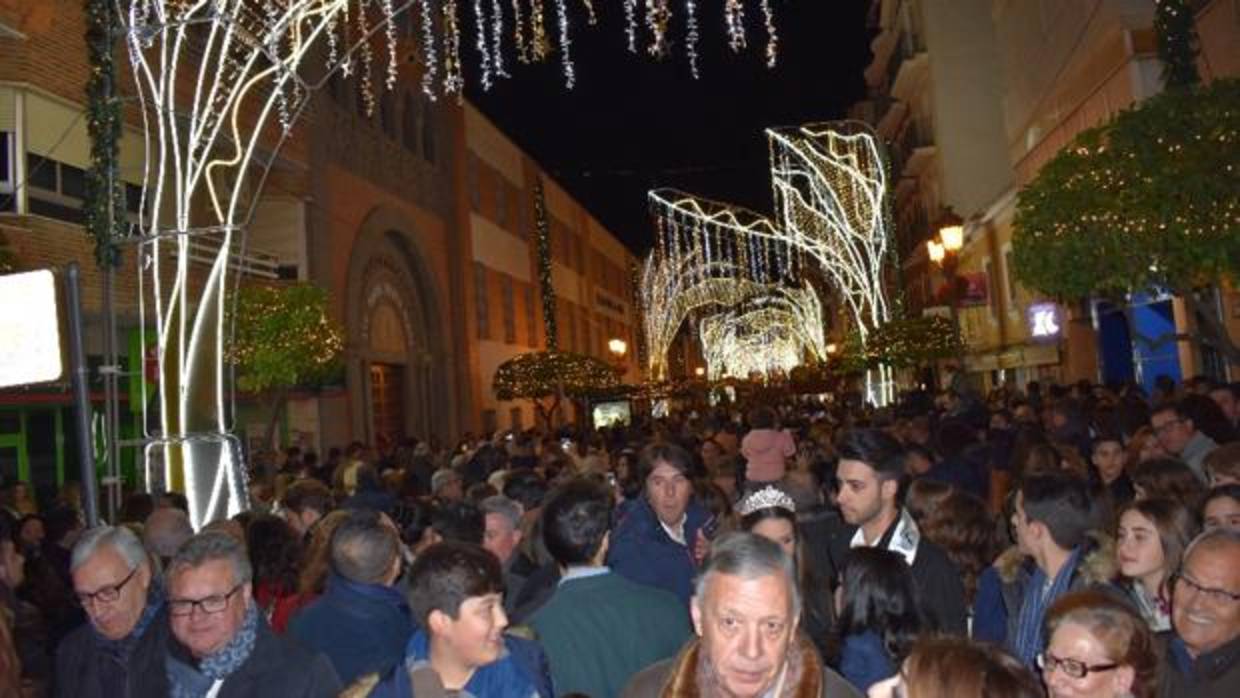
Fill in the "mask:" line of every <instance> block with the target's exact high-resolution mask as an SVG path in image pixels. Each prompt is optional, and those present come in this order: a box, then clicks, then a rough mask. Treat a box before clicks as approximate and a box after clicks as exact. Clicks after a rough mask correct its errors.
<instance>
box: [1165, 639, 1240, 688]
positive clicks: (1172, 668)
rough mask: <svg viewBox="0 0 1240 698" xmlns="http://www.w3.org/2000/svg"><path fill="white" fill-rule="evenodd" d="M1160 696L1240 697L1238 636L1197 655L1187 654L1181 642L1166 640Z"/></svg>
mask: <svg viewBox="0 0 1240 698" xmlns="http://www.w3.org/2000/svg"><path fill="white" fill-rule="evenodd" d="M1158 695H1159V697H1160V698H1179V697H1180V696H1192V697H1193V698H1235V697H1236V696H1240V637H1238V638H1235V639H1234V640H1232V641H1231V642H1229V643H1227V644H1226V645H1223V646H1222V647H1220V648H1218V649H1216V650H1214V651H1213V652H1208V653H1206V654H1203V655H1201V656H1199V657H1197V659H1196V660H1194V659H1193V658H1192V657H1190V656H1189V654H1188V650H1187V649H1185V647H1184V643H1183V642H1181V641H1180V639H1179V638H1172V640H1171V641H1170V642H1168V643H1167V651H1166V655H1165V657H1164V661H1163V669H1162V671H1161V672H1160V675H1159V685H1158Z"/></svg>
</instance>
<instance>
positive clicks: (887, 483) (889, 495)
mask: <svg viewBox="0 0 1240 698" xmlns="http://www.w3.org/2000/svg"><path fill="white" fill-rule="evenodd" d="M878 492H879V494H880V495H882V497H883V499H892V500H894V499H895V498H896V496H897V495H898V494H900V479H899V478H894V477H893V478H884V479H881V480H879V484H878Z"/></svg>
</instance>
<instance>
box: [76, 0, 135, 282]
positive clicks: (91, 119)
mask: <svg viewBox="0 0 1240 698" xmlns="http://www.w3.org/2000/svg"><path fill="white" fill-rule="evenodd" d="M85 4H86V37H85V38H86V51H87V57H88V62H89V64H90V76H89V77H88V78H87V81H86V130H87V133H89V134H90V142H91V148H90V167H89V168H87V170H86V182H85V185H86V192H85V194H86V195H85V196H84V197H83V202H84V205H83V214H84V216H85V218H86V231H87V232H88V233H90V235H91V237H92V238H94V240H95V261H96V262H97V263H98V264H99V266H100V267H116V266H118V265H119V264H120V251H119V249H118V248H117V247H116V243H115V241H114V238H115V237H116V236H117V235H118V234H120V233H121V231H123V230H124V229H125V227H126V221H125V198H124V197H125V194H124V189H123V185H122V182H121V178H120V174H119V171H118V165H117V163H118V162H119V158H118V157H117V156H118V153H119V152H120V139H121V125H122V119H123V115H122V113H121V100H120V97H118V96H117V89H116V61H115V60H114V57H113V54H112V44H113V40H114V38H115V35H114V27H116V25H117V21H116V20H117V18H116V7H115V5H114V4H113V2H112V0H85Z"/></svg>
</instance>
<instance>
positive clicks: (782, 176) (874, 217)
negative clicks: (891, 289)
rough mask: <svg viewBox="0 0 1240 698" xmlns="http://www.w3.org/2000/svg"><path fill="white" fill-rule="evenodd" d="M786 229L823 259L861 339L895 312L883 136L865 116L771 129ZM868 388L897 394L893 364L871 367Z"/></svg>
mask: <svg viewBox="0 0 1240 698" xmlns="http://www.w3.org/2000/svg"><path fill="white" fill-rule="evenodd" d="M766 134H767V139H768V142H769V143H770V149H771V182H772V184H773V186H774V190H775V210H776V217H777V218H778V219H779V221H780V234H781V236H783V237H784V238H785V239H786V240H787V241H788V242H789V243H790V244H791V245H794V246H795V247H796V248H797V249H798V250H799V251H801V252H802V253H804V254H805V255H807V256H809V257H811V258H813V259H814V260H816V261H817V262H818V267H819V268H820V269H821V270H822V272H823V273H824V274H825V275H826V276H827V277H828V278H830V279H831V280H832V282H833V285H834V290H835V291H836V293H837V294H838V295H839V296H840V298H841V299H842V300H843V302H844V306H845V307H846V308H848V309H849V311H850V314H851V316H852V320H853V324H854V326H855V329H856V331H857V332H858V333H859V335H860V337H861V340H862V342H863V343H864V342H865V341H866V337H867V335H868V332H869V331H870V330H871V329H873V328H876V327H879V326H881V325H883V324H884V323H886V322H887V321H888V320H889V319H890V318H891V308H890V303H889V302H888V300H887V293H886V282H885V279H884V275H885V270H886V269H887V268H888V265H889V264H890V263H891V261H892V260H891V259H890V255H891V251H890V250H889V241H890V232H889V231H890V227H891V213H890V208H889V202H888V200H887V167H886V164H885V161H884V159H883V152H882V149H881V146H880V145H879V139H878V136H877V135H876V134H875V133H874V132H873V131H872V130H871V129H870V127H869V126H868V125H866V124H864V123H862V122H859V121H838V122H832V123H825V124H807V125H803V126H797V127H791V128H780V129H767V132H766ZM866 391H867V396H868V397H869V398H870V399H871V400H872V401H874V402H876V403H878V404H887V403H888V402H890V401H891V400H892V398H893V397H894V392H893V391H894V386H893V384H892V372H891V368H890V367H889V366H881V367H879V368H878V369H876V370H874V371H868V372H867V373H866Z"/></svg>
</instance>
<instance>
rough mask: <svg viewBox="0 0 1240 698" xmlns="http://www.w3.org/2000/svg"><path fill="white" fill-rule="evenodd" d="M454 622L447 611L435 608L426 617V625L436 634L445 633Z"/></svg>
mask: <svg viewBox="0 0 1240 698" xmlns="http://www.w3.org/2000/svg"><path fill="white" fill-rule="evenodd" d="M451 623H452V619H451V618H450V617H448V614H447V613H444V612H443V611H440V610H439V609H435V610H433V611H431V612H430V615H428V616H427V617H426V626H427V630H429V631H430V632H431V633H432V634H434V635H443V634H444V633H445V632H447V630H448V626H449V625H450V624H451Z"/></svg>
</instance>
